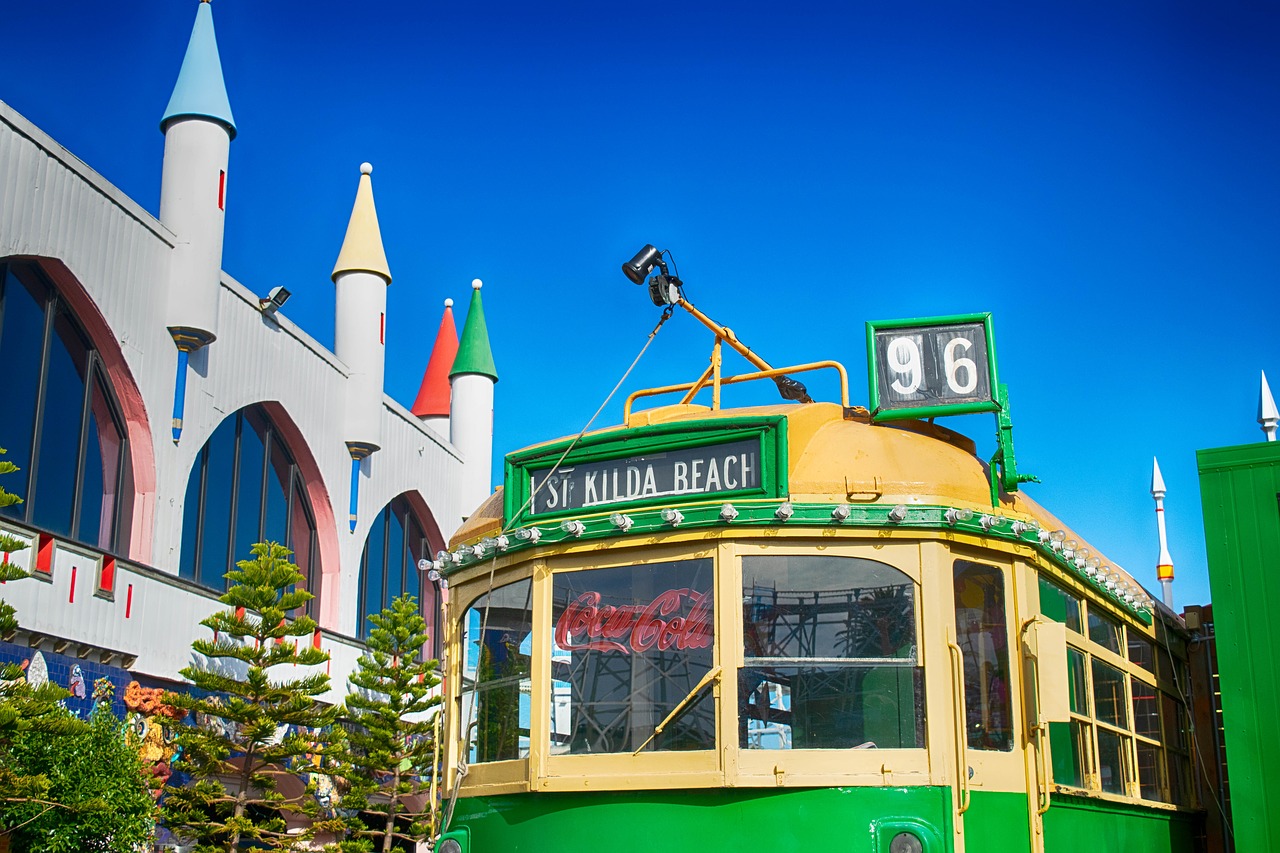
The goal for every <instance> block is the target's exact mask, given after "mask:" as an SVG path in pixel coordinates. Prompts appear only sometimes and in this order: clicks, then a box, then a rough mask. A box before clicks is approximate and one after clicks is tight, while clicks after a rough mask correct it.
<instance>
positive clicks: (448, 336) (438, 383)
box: [412, 299, 458, 418]
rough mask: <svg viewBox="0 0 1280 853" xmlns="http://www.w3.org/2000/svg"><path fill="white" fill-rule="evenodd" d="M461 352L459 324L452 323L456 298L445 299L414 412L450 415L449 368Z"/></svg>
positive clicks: (438, 415)
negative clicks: (434, 342)
mask: <svg viewBox="0 0 1280 853" xmlns="http://www.w3.org/2000/svg"><path fill="white" fill-rule="evenodd" d="M457 354H458V328H457V326H455V325H454V324H453V300H452V299H446V300H445V301H444V317H443V318H441V320H440V331H438V332H436V345H435V347H434V348H433V349H432V350H431V360H430V361H428V362H427V372H426V373H424V374H423V376H422V387H420V388H419V389H418V399H416V400H414V401H413V409H412V411H413V414H414V415H416V416H417V417H420V418H430V417H445V418H447V417H449V371H450V370H451V369H452V368H453V359H454V357H455V356H456V355H457Z"/></svg>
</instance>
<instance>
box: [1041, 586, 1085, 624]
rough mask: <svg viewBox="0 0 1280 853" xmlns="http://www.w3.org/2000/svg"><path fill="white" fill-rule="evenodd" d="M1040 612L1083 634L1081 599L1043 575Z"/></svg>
mask: <svg viewBox="0 0 1280 853" xmlns="http://www.w3.org/2000/svg"><path fill="white" fill-rule="evenodd" d="M1040 612H1041V613H1043V614H1044V615H1045V616H1048V617H1049V618H1050V619H1052V620H1053V621H1055V622H1061V623H1063V624H1064V625H1066V626H1067V627H1068V628H1070V629H1071V630H1072V631H1075V632H1076V633H1077V634H1079V633H1081V631H1080V599H1079V598H1077V597H1076V596H1074V595H1072V594H1071V593H1069V592H1067V591H1066V590H1065V589H1063V588H1062V587H1060V586H1058V585H1057V584H1056V583H1054V582H1053V581H1051V580H1049V579H1048V578H1046V577H1044V576H1043V575H1042V576H1041V577H1040Z"/></svg>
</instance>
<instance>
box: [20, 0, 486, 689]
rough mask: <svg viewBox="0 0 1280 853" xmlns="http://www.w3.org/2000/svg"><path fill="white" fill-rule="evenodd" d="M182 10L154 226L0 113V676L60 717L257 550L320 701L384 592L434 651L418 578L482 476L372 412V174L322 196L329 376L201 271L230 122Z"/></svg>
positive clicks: (168, 672)
mask: <svg viewBox="0 0 1280 853" xmlns="http://www.w3.org/2000/svg"><path fill="white" fill-rule="evenodd" d="M197 9H198V11H197V15H196V24H195V28H194V30H193V32H192V36H191V43H190V45H189V46H188V50H187V54H186V59H185V61H184V65H183V67H182V70H181V73H180V75H179V78H178V84H177V87H176V88H175V91H174V95H173V99H172V100H171V101H170V104H169V108H168V110H167V111H166V112H165V115H164V118H163V121H162V125H161V127H162V130H163V131H164V132H165V134H166V142H165V156H164V172H163V178H162V190H161V199H160V205H159V208H160V218H158V219H157V218H156V217H154V216H152V215H151V214H150V213H148V212H147V211H146V210H145V209H144V208H143V207H142V206H140V205H139V204H137V203H136V202H134V201H133V200H131V199H129V198H127V197H126V196H124V195H123V194H122V193H121V192H120V191H119V190H117V189H116V188H115V187H113V186H112V185H111V184H109V183H108V182H107V181H106V180H104V179H103V178H102V177H101V176H100V175H98V174H97V173H96V172H94V171H93V170H92V169H90V168H89V167H87V166H86V165H85V164H84V163H82V162H81V161H79V160H78V159H76V158H75V157H74V156H73V155H72V154H70V153H69V152H68V151H66V150H65V149H63V148H62V147H61V146H60V145H58V144H57V143H56V142H55V141H54V140H53V139H51V138H49V137H48V136H47V135H46V134H44V133H43V132H42V131H40V130H39V129H38V128H36V127H35V126H33V125H32V124H31V123H30V122H28V121H27V120H26V119H24V118H23V117H22V116H20V115H18V114H17V113H16V112H14V111H13V110H12V109H11V108H10V107H8V106H7V105H5V104H3V103H2V102H0V371H2V372H3V375H4V376H6V377H7V378H6V380H5V382H4V383H3V384H4V388H3V392H2V393H3V399H4V406H3V410H4V412H5V415H4V417H3V418H0V447H4V448H6V449H7V451H8V453H7V455H6V456H4V457H0V458H3V459H7V460H9V461H12V462H14V463H15V464H17V465H18V466H19V468H20V469H21V470H20V471H19V472H17V473H14V474H9V475H5V476H3V477H2V478H0V485H3V487H4V488H5V489H6V490H7V491H9V492H12V493H14V494H17V495H19V496H21V497H22V498H23V499H24V502H23V503H22V504H18V505H15V506H13V507H9V508H6V509H4V510H0V530H3V531H4V532H7V533H10V534H12V535H15V536H17V537H19V538H21V539H23V540H24V541H27V542H29V543H30V547H29V548H27V549H26V550H24V551H19V552H15V553H14V554H12V555H10V559H11V561H13V562H16V563H18V564H19V565H21V566H22V567H24V568H26V569H28V570H29V571H30V572H31V573H32V574H33V575H34V578H35V579H32V580H22V581H20V582H15V583H9V584H5V585H3V586H0V598H3V599H5V600H6V601H8V602H9V603H10V604H12V605H13V606H14V607H15V608H16V609H17V612H18V619H19V621H20V623H21V625H22V629H21V630H20V632H19V633H18V635H16V636H12V637H7V638H0V659H7V660H18V661H20V662H24V664H25V665H26V666H28V672H29V674H30V673H34V672H38V673H40V677H45V674H46V673H47V677H48V678H49V679H51V680H55V681H57V682H58V683H60V684H62V686H64V687H68V686H69V685H70V686H72V690H73V697H72V699H71V700H69V703H70V704H71V706H72V707H73V708H77V709H78V706H77V704H76V703H77V702H78V701H82V702H83V703H85V708H87V703H88V702H89V701H90V699H89V698H87V697H86V696H85V695H84V693H85V691H84V689H83V685H84V684H85V683H86V682H87V683H90V684H91V683H92V682H93V681H94V679H95V678H100V677H107V678H109V679H110V680H112V681H113V682H115V683H116V684H117V687H119V688H121V689H120V690H118V691H117V703H118V702H119V701H120V699H119V694H121V693H123V688H124V686H125V684H126V683H127V682H128V681H134V680H136V681H139V682H140V683H141V684H143V685H144V686H147V685H154V686H167V685H171V684H173V683H175V682H177V681H178V680H179V679H180V676H179V674H178V672H179V670H180V669H181V668H182V667H184V666H186V665H188V663H190V658H191V651H190V644H191V641H192V640H193V639H195V638H196V637H200V636H205V635H207V633H208V632H207V629H204V628H202V627H201V626H200V625H199V624H198V623H199V621H200V620H201V619H202V618H204V617H205V616H207V615H208V614H209V613H211V612H212V611H214V610H216V609H219V608H220V605H219V604H218V602H217V597H218V595H219V594H221V592H222V591H223V589H224V584H225V581H224V579H223V574H224V573H225V572H226V571H227V570H228V569H229V568H231V567H232V566H233V565H234V563H235V561H237V560H242V559H246V558H248V556H249V547H250V545H252V544H253V543H254V542H257V541H261V540H274V541H279V542H282V543H284V544H285V545H287V546H288V547H289V548H291V549H292V550H293V552H294V554H295V561H296V562H297V564H298V566H299V569H300V570H301V571H302V573H303V574H304V575H305V576H306V581H305V586H306V588H307V589H308V590H309V591H310V592H312V593H313V594H314V595H315V599H314V601H312V603H311V609H310V614H311V615H312V616H313V617H314V618H315V619H316V620H317V621H318V623H319V625H320V631H319V632H318V634H317V636H316V637H315V638H314V642H316V643H317V644H319V645H320V647H321V648H323V649H324V650H325V651H328V652H330V654H331V655H332V663H331V665H330V675H331V676H332V682H331V684H332V688H333V689H332V690H331V691H330V694H329V695H328V696H327V697H326V698H327V699H329V700H331V701H340V700H341V699H342V697H343V695H345V691H346V673H347V672H349V671H350V670H351V669H352V668H353V667H354V664H355V661H356V658H357V657H358V655H359V653H360V651H361V648H362V645H361V643H360V637H361V635H362V633H363V631H364V625H365V624H366V622H365V616H366V615H367V614H369V613H376V612H379V611H380V610H381V609H382V607H383V606H385V605H386V604H389V603H390V601H391V600H392V599H394V598H395V597H396V596H397V595H398V594H400V593H401V592H414V593H416V594H417V595H418V597H419V599H420V600H421V601H422V604H423V611H424V615H425V616H426V617H427V620H428V625H429V630H430V632H431V634H432V638H433V641H437V642H438V637H436V633H437V632H436V630H435V626H436V616H437V613H438V611H439V605H440V601H439V597H440V595H441V594H442V593H441V591H440V590H439V589H437V588H435V587H434V586H433V585H432V584H431V583H430V582H428V581H427V579H426V575H425V573H421V572H420V571H419V570H418V568H417V564H418V561H419V560H421V559H427V560H430V559H431V557H432V555H433V554H435V553H436V552H437V551H438V550H439V549H441V548H444V547H445V543H446V542H447V540H448V537H449V535H450V534H451V533H452V532H453V530H454V529H455V528H456V527H457V526H458V524H459V523H460V522H461V520H462V518H463V516H464V515H465V514H466V513H467V512H469V511H470V509H471V507H468V506H465V505H464V503H463V502H464V500H465V495H470V494H475V492H476V485H475V484H476V483H483V484H486V485H485V488H486V489H487V487H488V486H487V484H488V483H489V482H490V481H491V478H492V471H491V462H490V459H489V456H490V452H491V449H492V445H491V441H492V439H491V436H489V435H487V434H486V436H484V441H482V442H480V443H479V444H478V445H476V446H472V445H475V443H474V442H473V443H472V444H471V445H468V448H467V452H468V454H470V456H469V457H464V454H463V452H461V451H460V450H459V449H458V444H459V441H458V440H457V439H455V440H453V441H452V442H451V441H450V439H449V438H447V437H446V436H447V435H448V434H449V431H448V429H447V428H445V429H443V430H441V429H440V428H439V425H437V427H436V428H431V427H429V426H428V425H427V424H426V423H424V421H423V420H422V419H421V418H419V417H417V416H415V415H414V414H412V413H411V412H410V411H409V410H408V409H406V408H405V407H403V406H402V405H400V404H399V403H397V402H396V401H394V400H392V399H391V398H389V397H387V396H386V395H385V393H384V392H383V388H382V377H383V372H384V356H383V348H384V346H385V328H386V323H385V319H386V317H385V313H386V288H387V287H389V286H393V285H392V284H391V273H390V269H389V267H388V265H387V260H386V254H385V252H384V251H383V246H382V241H381V236H380V234H379V231H378V226H377V214H376V210H375V209H374V196H373V189H374V187H373V179H372V177H371V172H372V169H371V167H367V164H366V167H365V168H361V170H360V173H359V174H358V175H357V173H356V169H355V168H354V167H355V166H356V164H352V165H353V169H352V173H351V175H350V176H349V177H347V176H344V177H343V178H342V179H343V180H349V179H352V178H354V179H355V181H354V183H355V184H356V186H355V190H356V194H355V205H354V208H353V211H352V215H351V223H350V225H349V228H348V232H347V234H346V235H345V239H344V238H343V235H335V242H334V250H335V256H336V257H338V263H337V266H336V267H335V269H334V275H333V278H334V283H335V291H336V292H335V299H336V303H337V329H336V332H337V334H336V336H335V337H336V340H337V343H336V345H335V349H337V350H338V353H337V354H335V353H331V352H329V351H327V350H326V349H325V348H324V347H323V346H321V345H320V344H318V343H317V342H316V341H315V340H314V339H313V338H311V337H310V336H309V335H307V334H306V332H304V331H303V330H302V329H300V328H298V327H297V326H295V325H294V324H293V323H291V322H290V321H289V320H288V318H287V317H286V316H285V315H284V313H283V312H282V311H281V310H278V305H277V304H275V303H272V302H271V301H270V300H269V299H265V298H264V297H266V295H267V290H266V289H265V288H263V289H261V290H260V289H258V288H250V287H246V286H245V285H243V284H241V283H240V282H238V281H236V280H234V279H232V278H231V277H230V276H228V275H227V274H226V273H224V272H222V270H221V257H222V240H223V221H224V217H225V216H226V215H232V216H234V215H235V214H234V210H233V209H232V208H230V207H229V206H228V204H227V195H226V187H227V183H228V173H229V170H230V169H231V168H232V167H233V165H234V147H235V146H234V144H233V143H234V138H235V123H234V119H233V118H232V115H231V110H230V103H229V101H228V99H227V95H226V90H225V87H224V86H223V82H222V73H221V65H220V60H219V57H218V50H217V43H216V39H215V37H214V30H213V19H212V12H211V9H210V6H209V5H208V4H207V3H200V4H199V5H198V7H197ZM139 132H143V129H139ZM340 247H341V248H340ZM393 249H394V247H393ZM392 254H393V255H394V251H393V253H392ZM477 300H478V294H477ZM473 305H475V306H477V307H478V305H479V303H478V301H473ZM473 319H474V321H475V322H477V323H478V324H479V327H480V329H481V331H483V329H484V324H483V315H482V313H481V314H480V315H479V316H477V317H475V318H473V317H471V316H469V317H468V318H467V323H468V324H471V323H472V322H473ZM449 328H450V333H452V323H451V322H450V326H449ZM474 337H475V336H474V335H473V338H474ZM482 343H483V348H484V349H485V350H486V351H487V346H488V341H487V336H486V337H485V338H484V340H483V342H482ZM455 348H456V345H455ZM424 355H425V352H424ZM489 363H491V358H490V360H489ZM489 373H491V374H493V375H492V381H496V378H497V377H496V373H493V371H492V370H489ZM467 378H468V381H473V382H474V381H475V380H476V375H475V374H474V373H468V376H467ZM482 378H483V377H482ZM442 393H443V394H445V395H446V398H447V394H448V391H447V390H444V391H443V392H442ZM469 393H471V395H472V396H474V397H476V399H477V400H479V403H478V406H479V407H480V408H483V409H484V411H477V412H476V413H469V412H468V413H466V414H465V418H466V419H468V420H469V421H473V422H479V423H486V424H488V423H489V422H491V418H492V414H491V411H492V382H490V390H489V393H488V394H487V395H486V394H484V393H479V394H476V393H475V392H469ZM455 417H456V415H455ZM437 418H438V415H437ZM489 429H490V430H491V427H489ZM485 441H487V442H488V444H487V445H486V444H485V443H484V442H485ZM37 657H38V658H39V659H40V660H39V661H37V660H36V658H37ZM32 668H34V669H32ZM77 677H78V678H79V683H80V685H81V689H80V690H76V689H75V688H74V685H73V684H72V682H74V680H75V679H76V678H77Z"/></svg>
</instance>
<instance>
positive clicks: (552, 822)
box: [450, 787, 1026, 853]
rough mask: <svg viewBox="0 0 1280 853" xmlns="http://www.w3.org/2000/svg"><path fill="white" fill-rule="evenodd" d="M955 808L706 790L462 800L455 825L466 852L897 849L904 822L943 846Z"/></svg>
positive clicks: (824, 792) (932, 801)
mask: <svg viewBox="0 0 1280 853" xmlns="http://www.w3.org/2000/svg"><path fill="white" fill-rule="evenodd" d="M1025 802H1026V800H1025V798H1024V799H1023V803H1024V811H1023V814H1024V815H1025V813H1026V812H1025ZM951 814H952V794H951V790H950V789H949V788H941V787H910V788H861V787H843V788H786V789H782V790H777V789H773V788H697V789H691V790H674V791H610V792H601V793H539V794H519V795H512V796H492V797H473V798H467V799H460V800H459V801H458V806H457V810H456V811H455V813H454V817H453V824H452V826H451V828H450V829H451V833H452V831H453V830H458V829H461V828H463V827H466V831H467V834H468V835H469V841H470V846H469V848H467V847H464V848H463V849H464V853H468V851H469V853H545V851H549V850H580V851H602V853H655V851H664V853H665V851H673V853H678V851H697V853H718V851H722V850H724V851H728V850H735V851H736V850H760V851H769V853H787V851H795V853H813V851H820V850H841V851H851V853H852V851H858V853H863V851H874V853H889V843H890V841H892V839H893V837H894V835H896V834H897V833H899V832H901V831H902V830H904V829H912V830H915V831H916V833H917V835H919V836H921V840H922V841H923V842H924V853H944V851H948V850H950V849H951V846H950V843H949V842H950V836H951V831H952V828H951ZM1018 831H1019V832H1021V834H1022V835H1023V836H1025V835H1026V831H1025V829H1019V830H1018ZM1010 840H1012V837H1011V839H1010ZM999 849H1001V850H1004V849H1016V848H1012V847H1010V848H1004V847H1001V848H999Z"/></svg>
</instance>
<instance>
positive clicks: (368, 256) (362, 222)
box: [332, 163, 391, 284]
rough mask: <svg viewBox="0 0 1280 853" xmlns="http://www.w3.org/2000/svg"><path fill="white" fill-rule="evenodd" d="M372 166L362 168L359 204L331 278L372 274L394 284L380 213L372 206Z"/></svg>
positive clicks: (357, 194)
mask: <svg viewBox="0 0 1280 853" xmlns="http://www.w3.org/2000/svg"><path fill="white" fill-rule="evenodd" d="M372 173H373V166H371V165H369V164H368V163H361V164H360V185H359V186H358V187H357V188H356V202H355V204H354V205H353V206H352V208H351V220H350V221H349V222H348V223H347V236H346V237H345V238H344V239H343V241H342V251H341V252H339V253H338V262H337V263H336V264H334V266H333V276H332V278H333V279H334V280H335V281H336V280H337V278H338V276H340V275H342V274H343V273H345V272H371V273H374V274H376V275H380V276H382V277H383V278H385V279H386V280H387V284H390V283H391V269H390V267H388V266H387V253H386V251H384V250H383V248H382V231H381V229H379V228H378V211H377V210H376V209H375V208H374V206H373V180H372V179H371V178H370V177H369V176H370V175H371V174H372Z"/></svg>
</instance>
